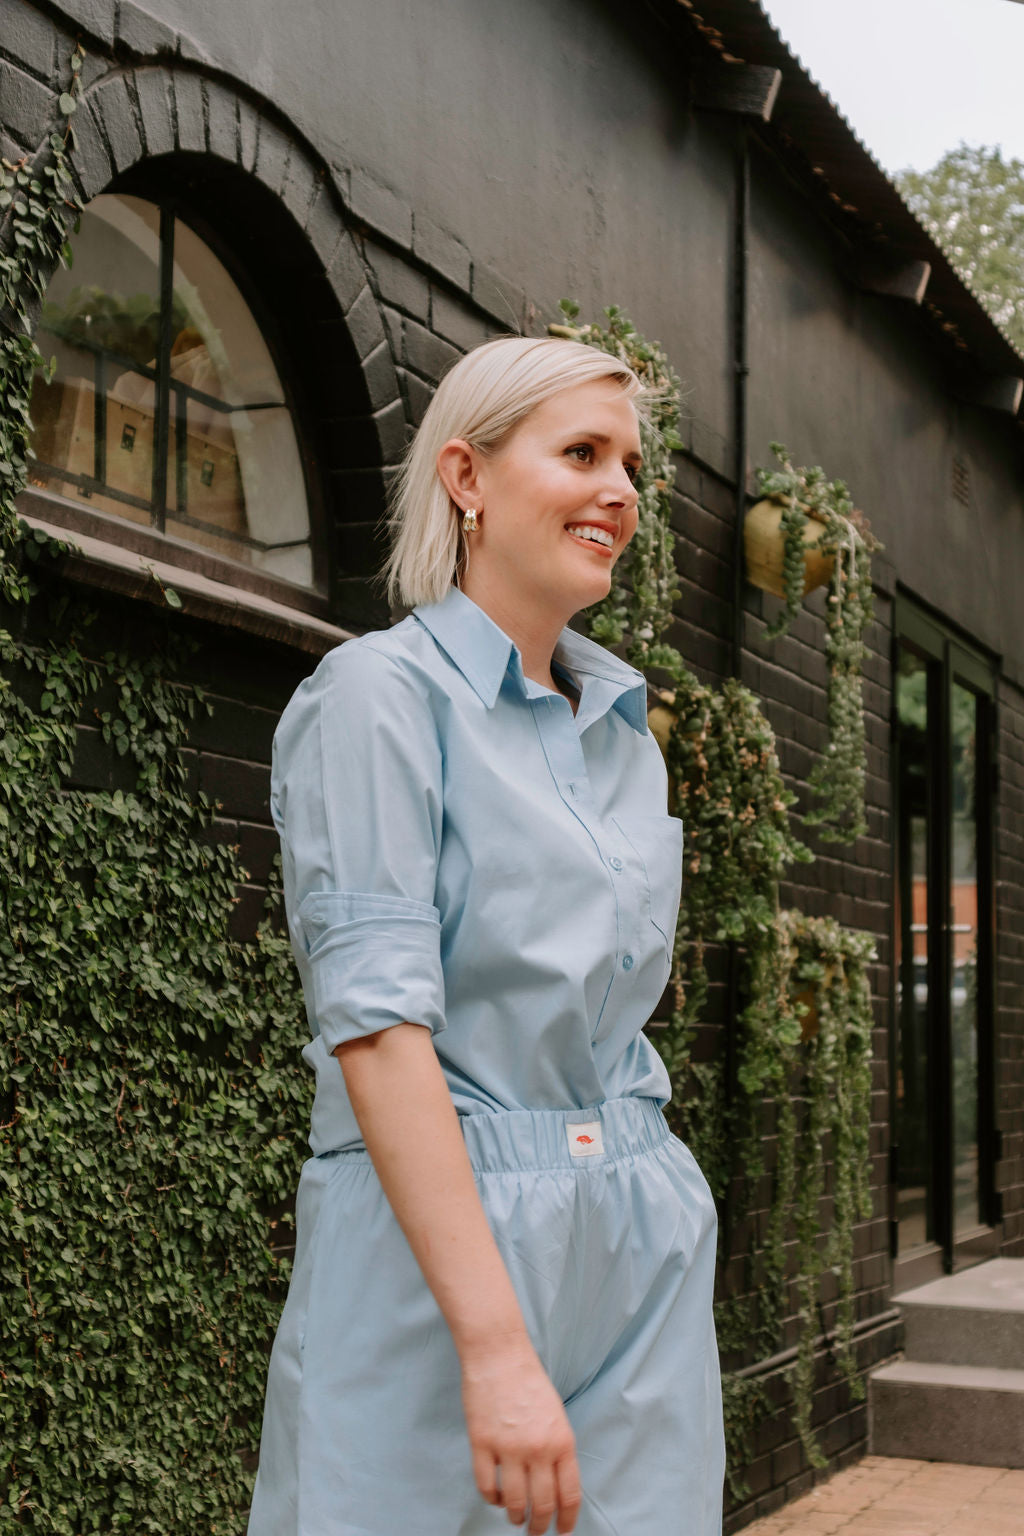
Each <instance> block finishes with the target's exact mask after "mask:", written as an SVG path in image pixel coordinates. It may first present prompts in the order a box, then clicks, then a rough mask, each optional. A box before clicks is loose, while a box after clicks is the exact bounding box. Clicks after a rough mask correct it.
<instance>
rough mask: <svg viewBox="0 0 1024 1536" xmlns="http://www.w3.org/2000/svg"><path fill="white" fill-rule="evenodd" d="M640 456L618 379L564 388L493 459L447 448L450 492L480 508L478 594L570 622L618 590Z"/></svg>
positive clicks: (467, 581) (471, 588)
mask: <svg viewBox="0 0 1024 1536" xmlns="http://www.w3.org/2000/svg"><path fill="white" fill-rule="evenodd" d="M640 462H641V455H640V433H639V429H638V426H637V417H636V412H635V411H634V409H633V406H632V404H631V403H630V401H629V399H628V398H627V397H626V395H625V394H624V393H623V392H622V390H621V389H620V388H619V387H618V385H617V384H616V383H615V382H614V381H613V380H611V379H595V380H591V381H589V382H588V383H586V384H578V385H575V386H573V387H572V388H569V389H564V390H561V391H560V392H559V393H558V394H556V395H553V396H552V397H551V398H550V399H549V400H546V401H544V402H543V404H541V405H538V406H537V407H536V408H535V409H534V410H533V411H531V412H530V414H529V415H528V416H526V417H524V419H523V420H522V421H521V422H520V423H519V425H518V426H516V427H515V428H514V429H513V430H512V432H510V433H509V435H508V437H507V438H506V439H505V441H504V442H503V443H502V444H501V446H500V447H499V448H498V449H496V450H495V451H494V452H493V453H491V454H489V455H483V454H481V453H479V452H478V451H476V450H474V449H472V448H470V447H469V446H468V444H465V443H464V442H462V440H460V439H455V440H453V441H452V442H450V443H447V444H446V445H445V447H444V449H442V452H441V458H440V460H439V469H440V471H441V474H442V478H443V479H444V480H445V484H446V485H447V487H448V490H449V493H450V494H451V496H452V499H453V501H455V502H456V504H457V505H459V506H461V507H463V508H466V507H476V508H478V509H479V510H480V519H479V520H480V529H479V532H477V533H471V534H469V535H468V536H467V537H468V549H469V565H468V569H467V571H466V572H465V575H464V578H463V581H462V588H463V590H464V591H465V592H466V594H467V596H469V597H471V598H473V600H474V601H475V602H478V603H479V604H480V606H482V607H485V608H487V609H488V610H489V611H492V612H493V610H494V608H495V606H497V607H498V608H499V610H504V611H507V612H516V611H523V610H526V611H528V612H532V613H533V614H534V616H535V618H536V619H537V620H538V621H543V618H544V617H545V616H550V617H551V619H552V621H557V623H558V624H559V625H561V624H564V623H565V622H566V620H567V619H569V618H570V617H571V616H572V614H574V613H577V612H578V611H579V610H580V609H581V608H586V607H588V606H589V605H590V604H591V603H596V602H599V601H600V600H601V599H602V598H603V597H607V595H608V591H609V589H610V586H611V571H612V566H613V565H614V564H615V561H616V560H617V559H618V557H619V555H621V553H622V551H623V550H624V549H625V547H626V545H627V544H628V543H629V541H630V539H631V538H632V537H633V534H634V533H635V531H636V524H637V491H636V487H635V485H634V480H635V478H636V475H637V473H638V471H639V467H640Z"/></svg>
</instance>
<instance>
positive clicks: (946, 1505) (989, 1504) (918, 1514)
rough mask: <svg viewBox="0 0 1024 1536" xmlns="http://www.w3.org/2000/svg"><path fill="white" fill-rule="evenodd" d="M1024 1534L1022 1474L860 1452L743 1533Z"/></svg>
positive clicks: (878, 1535) (749, 1535)
mask: <svg viewBox="0 0 1024 1536" xmlns="http://www.w3.org/2000/svg"><path fill="white" fill-rule="evenodd" d="M940 1533H941V1536H1024V1471H1006V1470H1004V1469H1003V1468H1002V1467H973V1466H960V1465H959V1464H956V1463H953V1462H948V1461H911V1460H909V1459H906V1460H904V1459H903V1458H902V1457H899V1458H896V1457H891V1456H865V1458H864V1459H863V1461H858V1462H857V1464H856V1465H855V1466H852V1467H849V1468H847V1470H846V1471H845V1472H839V1473H837V1474H836V1476H835V1477H833V1478H830V1479H829V1481H828V1482H826V1483H819V1485H818V1487H817V1488H815V1489H814V1490H813V1491H812V1492H811V1493H808V1494H805V1495H804V1496H803V1498H800V1499H794V1500H793V1502H792V1503H791V1504H787V1505H785V1506H784V1508H782V1509H778V1510H776V1511H775V1512H774V1513H773V1514H770V1515H765V1516H764V1517H763V1518H762V1519H760V1520H755V1521H754V1523H753V1524H752V1525H748V1526H746V1527H745V1531H744V1536H940Z"/></svg>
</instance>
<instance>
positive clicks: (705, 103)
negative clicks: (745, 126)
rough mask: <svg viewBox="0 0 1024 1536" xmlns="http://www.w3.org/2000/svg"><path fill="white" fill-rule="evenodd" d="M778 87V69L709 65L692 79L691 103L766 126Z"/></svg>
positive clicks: (762, 65) (747, 65) (780, 71)
mask: <svg viewBox="0 0 1024 1536" xmlns="http://www.w3.org/2000/svg"><path fill="white" fill-rule="evenodd" d="M781 84H782V70H781V69H774V68H773V67H772V66H771V65H770V64H727V63H725V62H720V63H719V62H713V63H709V64H706V65H704V66H703V67H702V68H701V69H700V71H699V72H698V73H697V75H696V76H695V77H694V82H693V104H694V106H696V107H703V108H704V109H705V110H706V111H708V112H734V113H736V114H737V116H740V117H756V118H758V119H759V120H760V121H761V122H762V123H767V122H769V121H770V120H771V115H772V111H773V109H774V107H775V100H776V97H777V96H778V94H779V86H780V85H781Z"/></svg>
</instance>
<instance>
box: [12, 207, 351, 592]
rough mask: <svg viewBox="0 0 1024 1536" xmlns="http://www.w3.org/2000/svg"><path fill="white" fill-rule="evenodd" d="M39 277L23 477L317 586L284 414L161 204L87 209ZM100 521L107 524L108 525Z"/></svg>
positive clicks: (207, 260) (174, 218)
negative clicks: (66, 252)
mask: <svg viewBox="0 0 1024 1536" xmlns="http://www.w3.org/2000/svg"><path fill="white" fill-rule="evenodd" d="M72 250H73V256H74V265H73V267H72V268H71V269H70V270H65V269H63V268H61V269H59V270H58V271H57V273H56V274H55V275H54V277H53V280H52V281H51V283H50V286H49V289H48V291H47V295H46V301H45V304H44V307H43V313H42V319H41V323H40V328H39V333H38V337H39V345H40V347H41V349H42V351H43V353H44V354H45V355H46V356H50V355H51V354H52V355H54V356H56V359H57V369H56V373H55V376H54V379H53V382H52V383H47V382H45V381H44V380H43V379H41V378H37V380H36V385H35V389H34V392H33V397H32V422H33V433H32V448H33V451H34V453H35V459H34V461H33V462H32V463H31V464H30V470H29V482H30V484H31V485H33V486H35V487H37V488H38V489H39V490H41V491H42V492H44V493H47V492H49V493H50V494H56V495H57V496H59V497H60V498H62V499H63V500H65V501H67V500H71V501H73V502H75V503H76V504H77V505H78V506H80V507H84V508H87V509H89V510H91V511H94V512H99V513H102V514H106V516H107V517H113V518H116V519H124V520H127V522H129V523H133V524H136V525H143V526H145V527H146V528H147V529H149V530H151V531H155V532H156V533H157V534H159V535H163V536H164V539H165V540H166V541H167V548H169V549H172V548H173V545H172V542H171V541H182V542H184V543H185V544H187V545H189V546H192V547H193V548H195V547H198V548H199V549H201V550H205V551H209V552H210V553H211V554H213V555H215V556H218V557H220V559H221V560H223V559H227V560H229V561H231V562H235V563H236V564H241V565H243V566H246V567H248V568H249V569H250V570H252V571H258V572H261V573H263V574H264V575H266V576H268V577H273V578H276V579H277V580H281V581H285V582H288V583H290V584H293V585H294V586H297V587H301V588H305V589H315V590H323V589H324V587H325V585H326V583H325V573H324V571H323V569H322V562H320V561H318V560H317V559H316V558H315V556H316V551H315V550H314V548H313V544H312V541H311V537H310V512H309V502H308V498H307V490H306V481H305V476H304V474H303V467H302V458H301V456H300V452H299V445H298V440H297V436H296V429H295V423H294V420H293V414H292V411H291V408H290V406H289V403H288V400H287V398H286V395H285V391H284V389H283V387H282V384H281V379H280V377H279V374H278V371H277V369H276V367H275V365H274V360H273V358H272V356H271V353H270V350H269V348H268V346H267V344H266V341H265V339H264V336H263V334H262V332H261V330H260V327H259V325H258V324H257V323H256V320H255V318H254V316H253V314H252V311H251V310H250V308H249V305H248V304H247V303H246V300H245V299H244V298H243V296H242V293H241V292H240V291H239V288H238V287H237V285H236V284H235V282H234V281H233V279H232V278H231V276H230V275H229V273H228V271H227V269H226V268H225V266H224V265H223V263H222V262H221V260H220V259H219V258H218V256H217V255H215V253H214V251H213V250H212V249H211V248H210V246H209V244H207V243H206V242H205V241H204V240H202V239H200V237H199V235H198V234H196V232H195V231H194V230H193V229H192V228H191V227H190V225H189V224H188V223H187V222H186V221H185V220H184V219H183V218H182V217H181V216H180V212H179V211H177V210H176V209H175V208H174V207H173V206H171V205H158V204H156V203H154V202H151V201H148V200H147V199H145V198H141V197H137V196H131V195H127V194H123V193H104V194H102V195H101V196H99V197H96V198H94V199H93V201H92V202H90V203H89V204H88V206H87V208H86V210H85V212H84V214H83V215H82V222H81V229H80V231H79V233H78V234H77V236H75V237H74V238H73V240H72ZM109 526H114V527H115V528H116V525H108V527H109Z"/></svg>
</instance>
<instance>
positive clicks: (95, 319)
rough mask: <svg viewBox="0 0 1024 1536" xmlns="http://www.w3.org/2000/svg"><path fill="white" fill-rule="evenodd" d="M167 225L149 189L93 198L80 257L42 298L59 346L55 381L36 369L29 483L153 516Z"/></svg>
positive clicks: (47, 333)
mask: <svg viewBox="0 0 1024 1536" xmlns="http://www.w3.org/2000/svg"><path fill="white" fill-rule="evenodd" d="M159 229H160V213H159V209H157V208H156V207H155V206H154V205H153V204H152V203H147V202H144V201H143V200H142V199H141V198H134V197H132V198H128V197H112V196H104V197H97V198H95V199H94V200H93V202H91V203H90V204H89V207H88V209H87V211H86V213H85V214H84V215H83V217H82V227H81V229H80V231H79V233H78V235H77V236H76V237H75V238H74V241H73V251H74V266H73V267H72V268H71V269H70V271H67V270H65V269H64V268H63V267H61V268H60V269H58V271H57V272H56V273H55V274H54V276H53V279H52V281H51V282H50V286H49V288H48V289H47V294H46V301H45V303H44V305H43V313H42V319H41V323H40V327H39V346H40V350H41V351H42V352H43V353H44V355H45V356H47V357H49V356H51V355H56V358H57V372H56V375H55V377H54V381H53V383H52V384H46V383H44V382H43V380H42V379H41V378H40V377H38V376H37V378H36V381H35V385H34V388H33V392H32V423H33V429H34V430H33V435H32V447H33V449H34V450H35V453H36V455H37V460H38V462H36V463H34V464H33V465H32V467H31V471H30V475H29V481H30V483H31V484H32V485H37V486H42V487H49V488H50V489H52V490H55V491H58V492H60V494H61V495H64V496H69V497H71V498H73V499H74V500H76V501H82V502H84V503H85V504H86V505H87V506H90V507H95V508H98V509H99V510H101V511H104V512H114V513H116V514H117V515H118V516H121V517H127V518H130V519H131V520H132V521H135V522H146V523H148V522H149V521H150V511H149V507H150V502H151V495H152V477H153V411H154V396H153V372H152V370H153V366H154V363H155V359H156V348H157V339H158V337H159V333H160V300H159V293H160V237H159ZM133 365H134V367H133ZM135 368H141V369H142V370H143V371H142V372H136V371H134V369H135ZM90 482H91V483H90ZM97 482H98V483H97ZM104 487H105V489H106V494H105V491H104ZM112 490H113V491H120V492H121V493H122V495H121V496H120V497H118V496H114V495H111V494H109V492H110V491H112Z"/></svg>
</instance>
